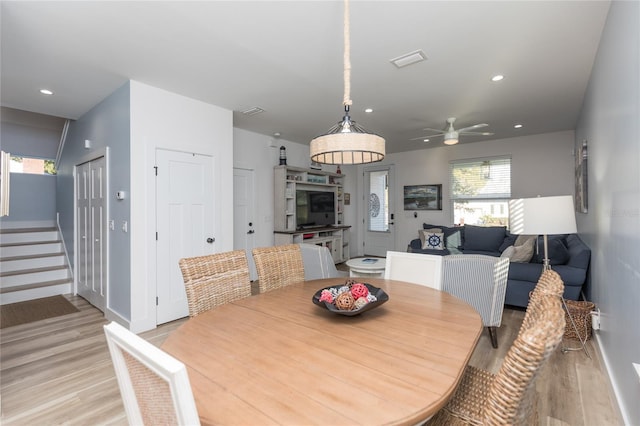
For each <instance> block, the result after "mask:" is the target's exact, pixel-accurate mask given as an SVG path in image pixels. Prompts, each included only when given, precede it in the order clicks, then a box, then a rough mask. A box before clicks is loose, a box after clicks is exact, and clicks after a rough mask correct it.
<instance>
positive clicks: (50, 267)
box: [0, 265, 68, 277]
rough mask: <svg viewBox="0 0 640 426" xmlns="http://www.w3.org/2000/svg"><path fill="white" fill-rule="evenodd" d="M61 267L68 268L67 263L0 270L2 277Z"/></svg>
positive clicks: (55, 269)
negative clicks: (15, 269)
mask: <svg viewBox="0 0 640 426" xmlns="http://www.w3.org/2000/svg"><path fill="white" fill-rule="evenodd" d="M60 269H68V266H67V265H56V266H45V267H42V268H29V269H20V270H17V271H8V272H0V277H10V276H14V275H23V274H34V273H38V272H48V271H57V270H60Z"/></svg>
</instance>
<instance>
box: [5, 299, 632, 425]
mask: <svg viewBox="0 0 640 426" xmlns="http://www.w3.org/2000/svg"><path fill="white" fill-rule="evenodd" d="M67 298H68V299H69V300H70V301H71V302H72V303H73V304H74V305H76V306H77V307H78V308H79V309H80V312H78V313H74V314H69V315H65V316H63V317H58V318H52V319H48V320H42V321H38V322H34V323H31V324H23V325H18V326H15V327H10V328H6V329H3V330H0V381H1V383H0V391H1V408H2V415H1V417H0V423H1V424H2V425H5V426H9V425H55V424H65V425H98V424H105V425H120V424H122V425H125V424H126V423H127V422H126V418H125V414H124V410H123V407H122V402H121V399H120V394H119V391H118V386H117V383H116V379H115V376H114V372H113V367H112V365H111V359H110V358H109V353H108V350H107V347H106V341H105V338H104V332H103V330H102V325H103V324H106V321H105V319H104V317H103V316H102V313H101V312H100V311H98V310H97V309H95V308H93V307H92V306H91V305H89V304H88V303H87V302H86V301H85V300H84V299H82V298H80V297H76V296H67ZM523 316H524V312H522V311H519V310H513V309H505V312H504V319H503V324H502V326H501V327H500V329H499V331H498V342H499V345H500V347H499V348H498V349H493V348H492V347H491V342H490V340H489V337H488V333H487V332H486V331H485V332H484V333H483V335H482V337H481V339H480V342H479V344H478V347H477V349H476V350H475V352H474V355H473V358H472V360H471V364H472V365H475V366H477V367H481V368H485V369H487V370H490V371H493V372H495V371H497V369H498V368H499V366H500V364H501V360H502V358H503V357H504V354H505V352H506V351H507V350H508V348H509V345H510V343H511V341H512V340H513V339H514V337H515V335H516V334H517V331H518V329H519V327H520V323H521V322H522V318H523ZM184 321H185V320H178V321H175V322H172V323H169V324H166V325H163V326H160V327H158V328H157V329H155V330H152V331H149V332H145V333H143V334H142V336H143V337H144V338H145V339H147V340H149V341H151V342H152V343H154V344H156V345H159V344H161V343H162V342H163V341H164V339H165V338H166V336H167V335H168V334H169V333H171V332H172V331H173V330H174V329H175V328H176V327H177V326H179V325H180V324H181V323H182V322H184ZM569 343H572V344H574V345H575V344H576V343H578V342H571V341H570V342H569ZM578 344H579V343H578ZM588 349H589V351H590V353H591V356H592V358H591V359H589V358H587V357H586V355H585V354H584V353H583V352H569V353H567V354H562V353H560V352H559V351H558V353H556V354H554V356H553V357H552V359H551V362H550V364H548V365H547V369H546V370H545V371H544V373H543V374H542V376H541V377H540V380H539V381H538V383H537V389H538V392H539V394H540V395H541V398H540V406H539V409H540V419H541V424H543V425H554V426H555V425H594V426H605V425H622V420H621V417H620V414H619V412H618V411H617V408H615V405H614V404H613V403H612V397H610V394H611V393H610V384H609V382H608V379H607V377H606V375H605V374H604V373H603V368H602V365H603V364H602V360H601V358H600V354H599V353H598V351H597V350H596V348H595V346H594V345H593V342H592V341H589V343H588Z"/></svg>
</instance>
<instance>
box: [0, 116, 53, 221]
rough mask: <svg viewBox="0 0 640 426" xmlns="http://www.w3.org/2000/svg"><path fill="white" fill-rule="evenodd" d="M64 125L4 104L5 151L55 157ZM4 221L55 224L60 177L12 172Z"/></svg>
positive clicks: (0, 135) (1, 131)
mask: <svg viewBox="0 0 640 426" xmlns="http://www.w3.org/2000/svg"><path fill="white" fill-rule="evenodd" d="M63 125H64V120H63V119H61V118H57V117H50V116H45V115H42V114H34V113H31V112H27V111H20V110H15V109H11V108H5V107H3V108H2V126H0V141H2V150H3V151H5V152H9V153H11V154H12V155H20V156H26V157H34V158H46V159H55V158H56V153H57V150H58V144H59V142H60V135H61V134H62V127H63ZM0 220H1V222H2V223H7V222H14V223H15V222H33V221H35V222H47V223H51V224H53V223H55V221H56V177H55V176H48V175H33V174H26V173H25V174H23V173H12V174H11V190H10V200H9V216H4V217H2V218H1V219H0Z"/></svg>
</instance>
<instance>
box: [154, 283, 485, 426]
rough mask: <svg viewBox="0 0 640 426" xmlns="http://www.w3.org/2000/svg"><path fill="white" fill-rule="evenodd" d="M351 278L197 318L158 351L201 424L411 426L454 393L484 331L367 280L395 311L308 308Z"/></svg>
mask: <svg viewBox="0 0 640 426" xmlns="http://www.w3.org/2000/svg"><path fill="white" fill-rule="evenodd" d="M344 282H345V278H335V279H322V280H313V281H305V282H300V283H297V284H294V285H290V286H287V287H284V288H281V289H278V290H273V291H270V292H267V293H262V294H259V295H255V296H251V297H247V298H244V299H241V300H238V301H235V302H231V303H228V304H226V305H223V306H220V307H217V308H214V309H212V310H210V311H207V312H206V313H203V314H200V315H198V316H196V317H194V318H190V319H189V320H187V321H186V322H185V323H184V324H182V325H181V326H180V327H179V328H177V329H176V330H175V331H174V332H173V333H172V334H171V335H169V336H168V338H167V339H166V340H165V342H164V343H163V344H162V346H161V347H162V349H163V350H165V351H166V352H168V353H169V354H171V355H173V356H174V357H176V358H177V359H179V360H181V361H182V362H183V363H184V364H185V365H186V366H187V371H188V373H189V379H190V382H191V388H192V390H193V394H194V398H195V401H196V406H197V409H198V414H199V416H200V420H201V422H202V423H203V424H220V425H223V424H229V425H276V424H278V425H376V424H398V425H411V424H416V423H418V422H420V421H422V420H425V419H427V418H429V417H430V416H432V415H433V414H435V413H436V412H437V411H438V410H439V409H440V408H441V407H442V406H444V404H445V403H446V402H447V400H448V399H449V397H450V396H451V395H452V393H453V391H454V390H455V388H456V386H457V384H458V382H459V381H460V379H461V377H462V374H463V371H464V369H465V366H466V365H467V363H468V361H469V358H470V357H471V354H472V352H473V350H474V348H475V346H476V343H477V341H478V338H479V336H480V333H481V332H482V321H481V319H480V316H479V315H478V313H477V312H476V311H475V310H474V309H473V308H472V307H471V306H470V305H468V304H467V303H466V302H464V301H462V300H460V299H458V298H456V297H454V296H451V295H449V294H447V293H445V292H442V291H438V290H434V289H432V288H428V287H424V286H420V285H416V284H410V283H406V282H402V281H393V280H384V279H376V278H367V281H366V282H367V283H368V284H371V285H373V286H375V287H379V288H381V289H383V290H384V291H385V292H386V293H387V294H388V295H389V300H388V301H387V302H386V303H384V304H381V305H380V306H377V307H375V308H374V309H371V310H369V311H366V312H363V313H361V314H360V315H355V316H344V315H339V314H336V313H333V312H331V311H329V310H328V309H326V308H324V307H320V306H317V305H315V304H314V303H312V297H313V295H314V293H316V291H318V290H320V289H323V288H326V287H329V286H333V285H337V284H342V283H344Z"/></svg>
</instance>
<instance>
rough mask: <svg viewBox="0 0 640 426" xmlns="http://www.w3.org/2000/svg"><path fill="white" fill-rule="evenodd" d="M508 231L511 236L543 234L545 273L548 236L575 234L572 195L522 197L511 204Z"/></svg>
mask: <svg viewBox="0 0 640 426" xmlns="http://www.w3.org/2000/svg"><path fill="white" fill-rule="evenodd" d="M510 208H511V212H510V216H511V220H510V226H509V229H510V231H511V232H512V233H514V234H524V235H542V236H543V241H544V261H543V265H544V270H548V269H551V265H550V263H549V250H548V247H547V245H548V244H547V235H550V234H574V233H576V232H577V228H576V215H575V213H574V210H573V196H571V195H560V196H554V197H536V198H521V199H517V200H512V201H511V206H510Z"/></svg>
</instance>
